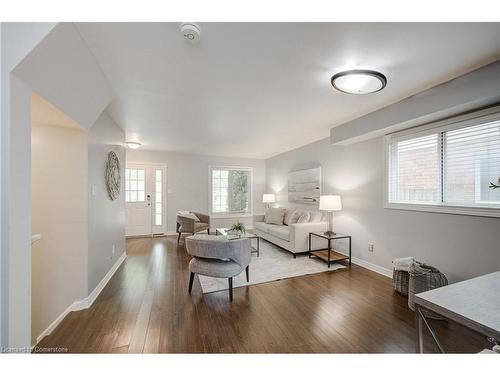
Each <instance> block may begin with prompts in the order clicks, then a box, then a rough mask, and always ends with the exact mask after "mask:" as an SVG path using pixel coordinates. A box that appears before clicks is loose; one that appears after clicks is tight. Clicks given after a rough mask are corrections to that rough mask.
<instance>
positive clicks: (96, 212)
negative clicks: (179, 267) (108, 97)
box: [88, 113, 125, 294]
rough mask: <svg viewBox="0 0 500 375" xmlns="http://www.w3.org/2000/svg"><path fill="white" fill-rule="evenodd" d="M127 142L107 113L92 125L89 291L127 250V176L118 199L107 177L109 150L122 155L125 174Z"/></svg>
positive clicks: (89, 192)
mask: <svg viewBox="0 0 500 375" xmlns="http://www.w3.org/2000/svg"><path fill="white" fill-rule="evenodd" d="M124 142H125V133H124V132H123V130H121V129H120V128H119V127H118V126H117V125H116V124H115V123H114V122H113V120H111V118H110V117H109V116H108V115H107V114H106V113H103V114H101V116H100V117H99V118H98V119H97V121H96V123H95V124H94V125H93V126H92V127H91V128H90V129H89V150H88V157H89V159H88V175H89V180H88V194H89V249H88V293H89V294H90V293H91V292H92V291H93V290H94V288H95V287H96V286H97V284H99V282H100V281H101V280H102V279H103V277H104V276H105V275H106V273H107V272H108V271H109V270H110V268H111V267H112V266H113V264H115V262H116V261H117V260H118V258H120V256H121V255H122V254H123V253H124V251H125V193H124V187H125V179H124V178H122V186H121V193H120V196H119V197H118V199H116V200H114V201H112V200H110V199H109V197H108V193H107V190H106V184H105V180H104V176H105V165H106V160H107V155H108V152H109V151H114V152H115V153H116V155H117V156H118V158H119V160H120V167H121V176H125V173H124V171H125V149H124V147H123V143H124ZM113 245H114V246H115V252H114V253H113V252H112V248H113Z"/></svg>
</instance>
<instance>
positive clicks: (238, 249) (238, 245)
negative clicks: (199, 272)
mask: <svg viewBox="0 0 500 375" xmlns="http://www.w3.org/2000/svg"><path fill="white" fill-rule="evenodd" d="M186 249H187V252H188V254H190V255H192V256H194V257H198V258H208V259H231V260H233V261H234V262H236V263H238V264H239V265H240V266H241V267H246V266H248V265H249V264H250V259H251V255H252V253H251V251H252V249H251V247H250V239H249V238H241V239H236V240H228V239H227V238H225V237H224V236H210V235H208V234H201V235H200V234H199V235H196V236H191V237H188V238H186Z"/></svg>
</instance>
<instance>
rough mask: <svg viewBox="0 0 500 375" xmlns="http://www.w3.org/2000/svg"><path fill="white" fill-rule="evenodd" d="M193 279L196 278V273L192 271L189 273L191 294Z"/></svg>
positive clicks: (189, 290)
mask: <svg viewBox="0 0 500 375" xmlns="http://www.w3.org/2000/svg"><path fill="white" fill-rule="evenodd" d="M193 280H194V273H193V272H191V275H189V289H188V293H189V294H191V290H192V289H193Z"/></svg>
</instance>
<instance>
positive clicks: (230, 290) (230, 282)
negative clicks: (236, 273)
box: [228, 277, 233, 302]
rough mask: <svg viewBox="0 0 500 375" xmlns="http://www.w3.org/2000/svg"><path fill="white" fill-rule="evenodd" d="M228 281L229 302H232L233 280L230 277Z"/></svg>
mask: <svg viewBox="0 0 500 375" xmlns="http://www.w3.org/2000/svg"><path fill="white" fill-rule="evenodd" d="M228 280H229V300H230V301H231V302H232V301H233V278H232V277H230V278H229V279H228Z"/></svg>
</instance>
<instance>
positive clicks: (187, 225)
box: [177, 212, 210, 243]
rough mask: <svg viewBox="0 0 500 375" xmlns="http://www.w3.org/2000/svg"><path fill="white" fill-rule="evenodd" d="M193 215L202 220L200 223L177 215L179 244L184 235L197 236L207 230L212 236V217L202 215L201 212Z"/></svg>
mask: <svg viewBox="0 0 500 375" xmlns="http://www.w3.org/2000/svg"><path fill="white" fill-rule="evenodd" d="M193 214H195V215H196V217H198V219H200V221H195V220H194V219H190V218H188V217H185V216H182V215H179V214H177V233H179V236H178V237H177V243H179V241H180V240H181V234H182V233H189V234H195V233H198V232H201V231H204V230H206V231H207V233H208V234H210V216H208V215H204V214H201V213H199V212H193Z"/></svg>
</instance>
